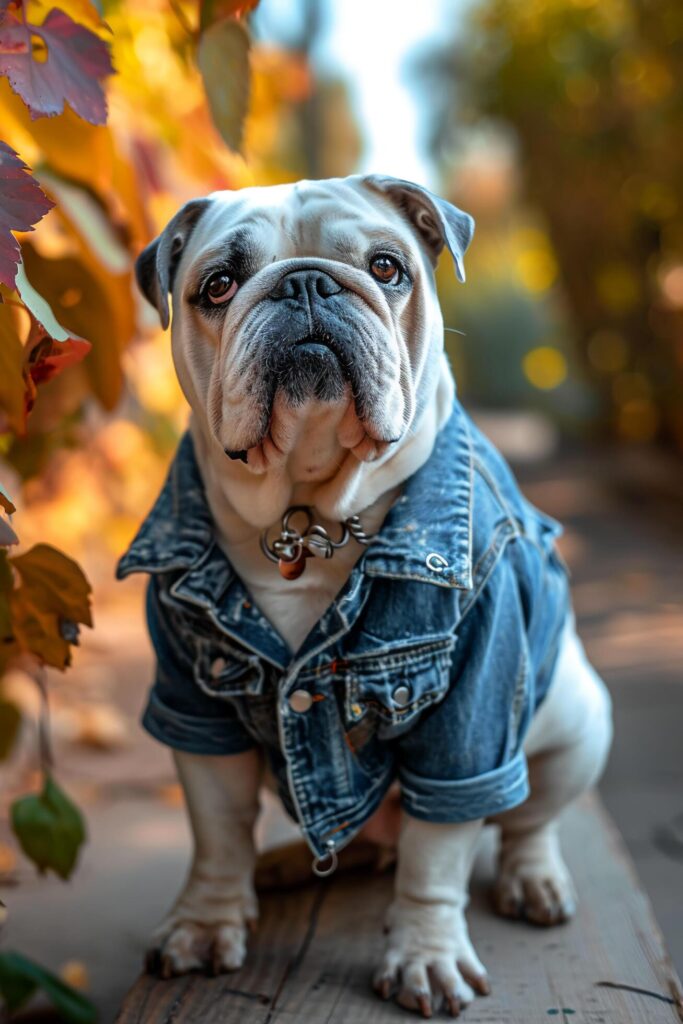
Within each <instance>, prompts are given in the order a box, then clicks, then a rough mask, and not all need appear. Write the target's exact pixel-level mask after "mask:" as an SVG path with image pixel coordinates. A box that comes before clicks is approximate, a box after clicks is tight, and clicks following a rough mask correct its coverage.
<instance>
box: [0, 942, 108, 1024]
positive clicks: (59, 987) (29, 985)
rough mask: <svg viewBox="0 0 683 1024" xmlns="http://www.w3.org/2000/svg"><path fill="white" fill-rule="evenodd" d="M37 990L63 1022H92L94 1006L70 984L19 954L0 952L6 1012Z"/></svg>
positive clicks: (0, 986) (0, 979)
mask: <svg viewBox="0 0 683 1024" xmlns="http://www.w3.org/2000/svg"><path fill="white" fill-rule="evenodd" d="M38 989H41V990H42V991H43V992H44V993H45V995H46V996H47V998H48V999H49V1000H50V1002H51V1003H52V1005H53V1006H54V1008H55V1010H56V1011H57V1013H58V1014H59V1016H60V1019H61V1020H63V1021H65V1022H66V1024H96V1021H97V1013H96V1011H95V1007H94V1006H93V1005H92V1003H91V1002H90V1000H89V999H86V997H85V996H84V995H82V994H81V993H80V992H76V990H75V989H74V988H73V987H72V986H71V985H68V984H67V983H66V982H65V981H62V979H61V978H58V977H57V975H55V974H52V973H51V972H50V971H46V970H45V968H44V967H41V966H40V965H39V964H37V963H35V962H34V961H33V960H29V959H28V957H25V956H23V955H22V954H21V953H15V952H14V951H13V950H6V951H4V952H2V953H0V995H2V998H3V1001H4V1003H5V1005H6V1007H7V1009H8V1010H9V1012H10V1013H13V1012H14V1011H15V1010H19V1009H21V1007H22V1006H24V1005H25V1004H26V1003H27V1002H28V1000H29V999H30V998H31V997H32V996H33V995H34V993H35V992H36V991H37V990H38Z"/></svg>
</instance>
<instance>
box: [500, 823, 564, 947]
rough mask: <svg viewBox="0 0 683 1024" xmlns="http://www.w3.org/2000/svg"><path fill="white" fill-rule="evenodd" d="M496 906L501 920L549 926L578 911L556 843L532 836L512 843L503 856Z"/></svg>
mask: <svg viewBox="0 0 683 1024" xmlns="http://www.w3.org/2000/svg"><path fill="white" fill-rule="evenodd" d="M493 906H494V909H495V910H496V912H497V913H498V914H500V915H501V916H502V917H512V918H518V919H524V920H526V921H530V922H531V923H532V924H537V925H542V926H543V927H549V926H551V925H555V924H564V923H565V922H566V921H569V920H570V919H571V918H572V917H573V916H574V914H575V912H576V891H575V889H574V883H573V882H572V879H571V875H570V874H569V871H568V869H567V867H566V865H565V863H564V860H563V859H562V855H561V853H560V850H559V845H558V844H557V841H556V840H554V839H553V840H552V841H547V840H546V841H544V842H542V843H539V842H538V841H536V840H535V839H534V837H530V838H529V839H528V840H525V839H520V840H519V841H518V842H517V843H513V844H511V845H510V846H509V847H508V849H507V850H506V851H505V853H504V854H503V856H502V857H501V863H500V869H499V875H498V879H497V881H496V884H495V886H494V889H493Z"/></svg>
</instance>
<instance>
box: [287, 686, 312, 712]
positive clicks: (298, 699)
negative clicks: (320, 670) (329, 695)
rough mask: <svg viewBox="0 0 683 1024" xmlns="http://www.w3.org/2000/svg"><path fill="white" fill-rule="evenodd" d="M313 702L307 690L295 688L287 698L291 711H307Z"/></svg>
mask: <svg viewBox="0 0 683 1024" xmlns="http://www.w3.org/2000/svg"><path fill="white" fill-rule="evenodd" d="M312 703H313V697H312V696H311V695H310V693H309V692H308V690H295V691H294V693H293V694H292V695H291V696H290V698H289V706H290V708H291V709H292V711H300V712H303V711H308V709H309V708H310V706H311V704H312Z"/></svg>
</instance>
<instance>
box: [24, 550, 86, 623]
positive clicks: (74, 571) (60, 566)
mask: <svg viewBox="0 0 683 1024" xmlns="http://www.w3.org/2000/svg"><path fill="white" fill-rule="evenodd" d="M10 562H11V564H12V567H13V568H14V569H15V570H16V571H17V572H18V573H19V575H20V577H21V584H22V587H25V588H26V589H27V590H29V591H30V592H31V593H32V594H33V595H34V598H35V601H36V603H37V604H39V605H40V606H42V607H44V608H46V609H49V610H51V611H54V612H55V613H56V614H59V615H62V616H63V617H64V618H65V619H73V621H74V622H82V623H83V624H84V625H86V626H92V618H91V615H90V594H91V591H92V588H91V586H90V584H89V583H88V581H87V579H86V578H85V575H84V573H83V570H82V569H81V568H80V567H79V566H78V565H77V564H76V562H74V560H73V559H72V558H69V557H68V556H67V555H65V554H63V553H62V552H61V551H58V550H57V548H53V547H52V545H50V544H35V545H34V546H33V547H32V548H30V549H29V550H28V551H27V552H26V553H25V554H23V555H15V556H14V558H10Z"/></svg>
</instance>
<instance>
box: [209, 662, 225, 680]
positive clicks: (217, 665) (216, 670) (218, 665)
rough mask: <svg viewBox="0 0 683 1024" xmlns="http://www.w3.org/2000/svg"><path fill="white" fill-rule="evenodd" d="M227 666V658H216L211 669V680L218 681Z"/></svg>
mask: <svg viewBox="0 0 683 1024" xmlns="http://www.w3.org/2000/svg"><path fill="white" fill-rule="evenodd" d="M225 665H226V661H225V658H214V659H213V661H212V662H211V669H210V672H211V678H212V679H218V677H219V676H220V674H221V672H222V671H223V669H224V668H225Z"/></svg>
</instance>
